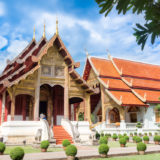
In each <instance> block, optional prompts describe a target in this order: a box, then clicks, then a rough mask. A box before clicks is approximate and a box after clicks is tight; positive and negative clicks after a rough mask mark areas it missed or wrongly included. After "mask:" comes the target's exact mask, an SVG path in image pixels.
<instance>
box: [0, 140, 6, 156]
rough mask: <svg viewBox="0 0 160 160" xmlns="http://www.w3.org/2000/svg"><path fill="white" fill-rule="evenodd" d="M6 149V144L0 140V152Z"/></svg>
mask: <svg viewBox="0 0 160 160" xmlns="http://www.w3.org/2000/svg"><path fill="white" fill-rule="evenodd" d="M5 149H6V145H5V144H4V143H2V142H0V153H1V154H2V153H3V152H4V151H5Z"/></svg>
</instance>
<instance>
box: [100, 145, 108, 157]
mask: <svg viewBox="0 0 160 160" xmlns="http://www.w3.org/2000/svg"><path fill="white" fill-rule="evenodd" d="M98 151H99V154H105V155H107V153H108V151H109V147H108V145H107V144H101V145H100V146H99V147H98Z"/></svg>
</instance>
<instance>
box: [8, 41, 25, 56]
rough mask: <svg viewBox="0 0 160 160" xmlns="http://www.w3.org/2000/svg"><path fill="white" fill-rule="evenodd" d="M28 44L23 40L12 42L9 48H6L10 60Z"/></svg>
mask: <svg viewBox="0 0 160 160" xmlns="http://www.w3.org/2000/svg"><path fill="white" fill-rule="evenodd" d="M27 44H28V42H27V41H24V40H14V41H12V42H11V44H10V46H9V47H8V48H7V51H8V52H9V53H11V54H10V58H13V57H15V56H16V55H18V54H19V53H20V52H21V51H22V50H23V49H24V48H25V47H26V46H27Z"/></svg>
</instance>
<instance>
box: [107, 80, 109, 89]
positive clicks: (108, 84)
mask: <svg viewBox="0 0 160 160" xmlns="http://www.w3.org/2000/svg"><path fill="white" fill-rule="evenodd" d="M107 88H109V80H108V81H107Z"/></svg>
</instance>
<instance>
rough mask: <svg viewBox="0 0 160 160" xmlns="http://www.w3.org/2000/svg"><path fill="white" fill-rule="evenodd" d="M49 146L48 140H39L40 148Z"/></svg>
mask: <svg viewBox="0 0 160 160" xmlns="http://www.w3.org/2000/svg"><path fill="white" fill-rule="evenodd" d="M48 147H49V141H48V140H45V141H42V142H41V148H42V149H47V148H48Z"/></svg>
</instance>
